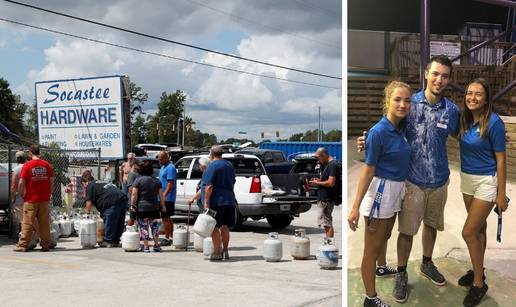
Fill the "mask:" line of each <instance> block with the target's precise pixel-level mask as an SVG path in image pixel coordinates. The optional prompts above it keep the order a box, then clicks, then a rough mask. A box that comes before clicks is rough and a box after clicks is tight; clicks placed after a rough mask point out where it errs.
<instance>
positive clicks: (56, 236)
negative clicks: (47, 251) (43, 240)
mask: <svg viewBox="0 0 516 307" xmlns="http://www.w3.org/2000/svg"><path fill="white" fill-rule="evenodd" d="M58 239H59V232H58V231H57V230H56V228H55V227H50V248H54V247H56V246H57V240H58Z"/></svg>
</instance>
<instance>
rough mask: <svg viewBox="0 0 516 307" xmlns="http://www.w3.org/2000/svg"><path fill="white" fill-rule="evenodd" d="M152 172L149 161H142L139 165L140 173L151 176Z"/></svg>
mask: <svg viewBox="0 0 516 307" xmlns="http://www.w3.org/2000/svg"><path fill="white" fill-rule="evenodd" d="M153 173H154V168H153V167H152V162H151V161H148V160H147V161H143V163H142V165H141V166H140V174H142V175H143V176H152V174H153Z"/></svg>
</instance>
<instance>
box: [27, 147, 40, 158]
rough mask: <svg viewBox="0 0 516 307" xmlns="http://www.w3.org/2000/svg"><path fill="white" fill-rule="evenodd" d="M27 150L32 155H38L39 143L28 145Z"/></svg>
mask: <svg viewBox="0 0 516 307" xmlns="http://www.w3.org/2000/svg"><path fill="white" fill-rule="evenodd" d="M29 151H30V152H31V153H32V154H33V155H36V156H39V145H37V144H33V145H30V148H29Z"/></svg>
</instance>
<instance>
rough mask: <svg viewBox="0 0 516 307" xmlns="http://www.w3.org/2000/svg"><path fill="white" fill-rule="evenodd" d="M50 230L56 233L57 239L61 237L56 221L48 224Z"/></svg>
mask: <svg viewBox="0 0 516 307" xmlns="http://www.w3.org/2000/svg"><path fill="white" fill-rule="evenodd" d="M50 228H51V229H54V230H55V231H56V232H57V237H58V238H59V237H60V236H61V226H59V222H58V221H52V224H50Z"/></svg>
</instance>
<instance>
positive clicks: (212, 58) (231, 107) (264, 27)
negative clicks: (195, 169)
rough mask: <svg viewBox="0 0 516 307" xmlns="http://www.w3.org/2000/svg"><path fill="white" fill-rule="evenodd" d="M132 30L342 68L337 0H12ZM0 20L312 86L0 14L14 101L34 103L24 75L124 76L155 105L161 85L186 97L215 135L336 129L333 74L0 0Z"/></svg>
mask: <svg viewBox="0 0 516 307" xmlns="http://www.w3.org/2000/svg"><path fill="white" fill-rule="evenodd" d="M20 1H21V2H25V3H29V4H34V5H37V6H40V7H44V8H47V9H51V10H56V11H60V12H63V13H67V14H70V15H76V16H79V17H84V18H88V19H92V20H96V21H99V22H103V23H108V24H112V25H116V26H119V27H123V28H128V29H131V30H135V31H138V32H143V33H147V34H152V35H155V36H159V37H164V38H168V39H171V40H175V41H181V42H184V43H187V44H193V45H196V46H201V47H205V48H208V49H214V50H218V51H222V52H226V53H231V54H235V55H239V56H241V57H247V58H251V59H255V60H259V61H263V62H269V63H274V64H278V65H282V66H288V67H294V68H297V69H302V70H308V71H313V72H317V73H322V74H326V75H332V76H341V75H342V61H341V58H342V50H341V44H342V22H341V1H340V0H323V1H317V0H260V1H254V0H233V1H229V0H217V1H215V0H174V1H136V0H119V1H115V0H108V1H92V0H90V1H59V0H52V1H50V0H40V1H34V0H20ZM0 18H5V19H10V20H14V21H20V22H24V23H27V24H32V25H35V26H40V27H46V28H50V29H53V30H58V31H63V32H68V33H71V34H76V35H81V36H86V37H89V38H93V39H97V40H102V41H107V42H110V43H115V44H121V45H125V46H129V47H134V48H139V49H144V50H147V51H152V52H156V53H160V54H166V55H170V56H174V57H179V58H184V59H189V60H194V61H199V62H204V63H209V64H213V65H218V66H224V67H228V68H232V69H238V70H244V71H248V72H252V73H256V74H263V75H267V76H274V77H279V78H286V79H292V80H298V81H303V82H308V83H316V84H320V85H324V86H328V87H330V88H325V87H317V86H310V85H302V84H296V83H290V82H285V81H280V80H274V79H268V78H262V77H256V76H251V75H246V74H241V73H235V72H229V71H226V70H221V69H215V68H210V67H205V66H200V65H196V64H191V63H185V62H181V61H177V60H173V59H168V58H163V57H158V56H153V55H148V54H142V53H138V52H134V51H130V50H126V49H119V48H115V47H111V46H106V45H101V44H97V43H93V42H89V41H84V40H78V39H74V38H70V37H66V36H62V35H58V34H53V33H48V32H44V31H40V30H35V29H30V28H25V27H22V26H17V25H12V24H9V23H6V22H4V21H0V77H3V78H5V79H7V80H8V81H9V82H10V84H11V88H12V89H13V90H14V91H15V92H16V93H17V94H19V95H21V97H22V99H23V101H24V102H27V103H33V101H34V82H37V81H44V80H56V79H67V78H84V77H94V76H103V75H115V74H123V75H128V76H129V77H130V79H131V81H133V82H135V83H136V84H138V85H139V86H141V87H142V88H143V89H144V90H145V91H146V92H147V93H148V94H149V101H148V102H147V104H146V105H145V107H144V110H145V112H146V113H147V114H153V113H154V112H155V111H156V108H157V103H158V101H159V96H160V94H161V92H163V91H167V92H172V91H175V90H176V89H179V90H182V91H184V92H185V93H187V95H188V101H187V104H186V112H187V116H190V117H192V118H193V119H194V121H195V122H196V128H197V129H200V130H202V131H203V132H208V133H213V134H215V135H217V136H218V137H219V138H228V137H235V136H237V133H238V131H246V132H247V134H248V137H249V138H252V139H254V140H256V141H259V140H260V132H265V133H266V138H271V139H274V136H273V134H274V132H275V131H280V137H288V136H289V135H291V134H292V133H296V132H304V131H306V130H308V129H316V128H317V108H318V106H320V107H321V117H322V121H323V128H324V130H326V131H327V130H330V129H340V128H341V126H342V102H341V95H342V92H341V90H340V87H341V81H340V80H335V79H329V78H323V77H317V76H312V75H307V74H302V73H297V72H292V71H287V70H283V69H279V68H274V67H269V66H265V65H259V64H253V63H249V62H245V61H239V60H236V59H232V58H228V57H224V56H220V55H215V54H211V53H207V52H202V51H197V50H194V49H190V48H186V47H181V46H178V45H173V44H169V43H165V42H160V41H157V40H152V39H148V38H144V37H140V36H135V35H132V34H127V33H123V32H120V31H116V30H111V29H107V28H103V27H100V26H95V25H92V24H87V23H84V22H81V21H76V20H72V19H69V18H65V17H60V16H56V15H52V14H49V13H45V12H40V11H35V10H33V9H30V8H24V7H21V6H18V5H14V4H10V3H7V2H4V1H1V0H0Z"/></svg>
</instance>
